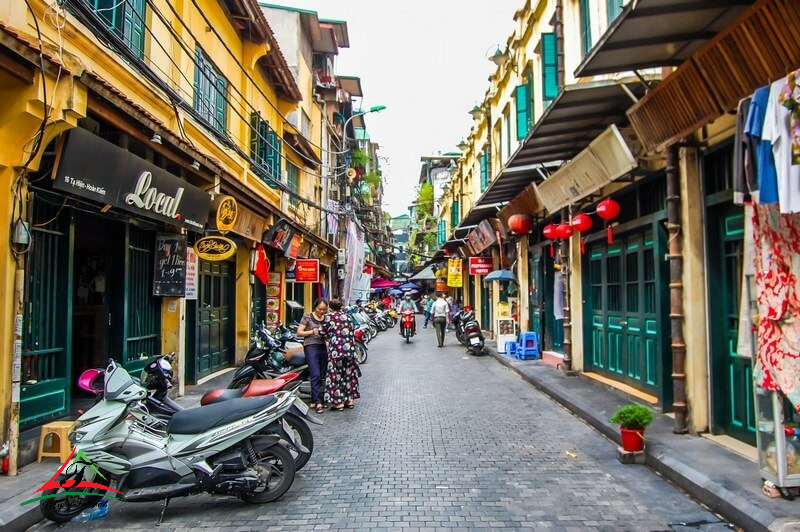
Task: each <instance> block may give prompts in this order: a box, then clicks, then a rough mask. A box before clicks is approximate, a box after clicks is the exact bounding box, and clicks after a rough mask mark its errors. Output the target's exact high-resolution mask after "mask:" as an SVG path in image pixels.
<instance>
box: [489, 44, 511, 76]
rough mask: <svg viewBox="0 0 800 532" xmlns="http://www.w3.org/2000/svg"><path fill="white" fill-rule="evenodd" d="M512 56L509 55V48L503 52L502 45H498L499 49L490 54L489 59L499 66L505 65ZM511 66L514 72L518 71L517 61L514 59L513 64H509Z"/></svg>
mask: <svg viewBox="0 0 800 532" xmlns="http://www.w3.org/2000/svg"><path fill="white" fill-rule="evenodd" d="M510 58H511V56H509V54H508V49H506V51H505V52H503V51H500V47H499V46H498V47H497V50H495V51H494V53H493V54H492V55H490V56H489V61H491V62H492V63H494V64H495V65H497V66H502V65H505V64H506V63H507V62H508V60H509V59H510ZM509 68H511V70H512V72H515V73H516V72H517V65H516V61H512V62H511V65H509Z"/></svg>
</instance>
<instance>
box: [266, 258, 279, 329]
mask: <svg viewBox="0 0 800 532" xmlns="http://www.w3.org/2000/svg"><path fill="white" fill-rule="evenodd" d="M282 277H283V276H282V275H281V272H269V280H268V282H267V314H266V316H267V319H266V320H265V321H266V324H267V327H277V326H278V325H280V323H281V307H282V305H281V300H283V278H282Z"/></svg>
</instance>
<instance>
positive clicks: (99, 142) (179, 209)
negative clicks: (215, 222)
mask: <svg viewBox="0 0 800 532" xmlns="http://www.w3.org/2000/svg"><path fill="white" fill-rule="evenodd" d="M53 188H56V189H58V190H62V191H64V192H70V193H72V194H76V195H78V196H82V197H84V198H88V199H91V200H95V201H98V202H100V203H102V204H104V205H111V206H112V207H119V208H122V209H125V210H127V211H130V212H133V213H136V214H139V215H142V216H145V217H147V218H152V219H156V220H161V221H162V222H165V223H169V224H172V225H178V226H188V227H190V228H192V229H195V230H202V229H203V228H204V227H205V223H206V220H208V211H209V207H210V205H211V196H210V195H209V194H208V193H207V192H205V191H203V190H200V189H199V188H197V187H195V186H192V185H190V184H189V183H187V182H186V181H184V180H183V179H181V178H179V177H177V176H174V175H172V174H170V173H169V172H167V171H166V170H164V169H163V168H159V167H158V166H156V165H154V164H152V163H150V162H148V161H145V160H144V159H142V158H140V157H137V156H136V155H134V154H132V153H130V152H127V151H125V150H123V149H122V148H120V147H118V146H116V145H114V144H112V143H110V142H108V141H107V140H105V139H102V138H100V137H98V136H96V135H94V134H92V133H91V132H89V131H87V130H85V129H83V128H79V127H78V128H74V129H72V130H70V132H69V133H68V135H67V141H66V145H65V146H64V149H63V150H62V152H61V156H60V158H59V163H58V170H57V171H56V177H55V181H54V183H53Z"/></svg>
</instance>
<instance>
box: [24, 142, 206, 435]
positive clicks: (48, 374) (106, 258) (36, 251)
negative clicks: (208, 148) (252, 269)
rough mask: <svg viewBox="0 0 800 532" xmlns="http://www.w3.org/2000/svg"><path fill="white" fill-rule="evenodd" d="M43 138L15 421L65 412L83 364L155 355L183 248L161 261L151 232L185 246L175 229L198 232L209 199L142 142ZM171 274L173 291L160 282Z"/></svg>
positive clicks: (136, 363) (139, 363)
mask: <svg viewBox="0 0 800 532" xmlns="http://www.w3.org/2000/svg"><path fill="white" fill-rule="evenodd" d="M52 146H53V152H52V153H53V157H54V159H53V162H54V163H56V164H57V167H56V169H55V172H54V178H53V180H52V181H51V180H50V179H46V178H42V179H37V180H32V185H31V187H30V191H31V193H32V201H31V221H30V247H29V249H28V253H27V254H26V263H25V267H26V271H27V272H28V275H27V278H26V283H25V291H24V293H25V305H24V309H25V315H24V317H23V323H25V324H26V325H25V328H24V331H23V335H22V339H23V341H22V378H21V380H22V386H21V394H20V424H21V426H22V427H23V428H25V427H29V426H32V425H34V424H36V423H40V422H42V421H45V420H47V419H50V418H54V417H58V416H61V415H64V414H66V413H68V412H69V411H70V410H71V408H72V399H73V391H74V386H75V382H76V380H77V376H78V375H80V373H81V372H82V371H83V370H85V369H88V368H92V367H102V366H103V365H104V364H105V362H106V360H107V359H108V358H114V359H115V360H117V361H118V362H121V363H122V364H123V365H124V366H125V367H126V369H129V370H130V371H132V372H136V371H138V370H140V369H141V368H142V367H143V365H144V360H146V359H147V358H149V357H151V356H154V355H157V354H160V353H161V349H162V330H163V321H164V316H163V313H164V305H163V302H164V301H165V298H172V297H174V298H176V299H175V300H172V299H170V301H171V302H173V303H175V304H177V303H176V301H177V298H180V297H183V279H184V268H185V263H184V261H183V259H181V258H180V254H178V255H177V258H175V257H173V258H171V259H170V258H168V259H167V261H166V262H159V261H158V260H157V257H158V256H159V253H160V256H161V258H164V257H165V256H167V255H168V251H170V250H165V249H161V250H159V249H158V248H159V245H158V243H159V242H160V241H161V242H163V240H159V238H160V236H161V235H164V234H167V235H175V236H177V237H178V239H179V240H180V239H183V241H184V245H185V238H186V236H185V234H183V233H188V234H193V232H196V231H202V229H203V227H204V226H205V222H206V218H207V216H208V209H209V204H210V196H209V195H208V194H207V193H206V192H204V191H203V190H201V189H200V188H197V187H195V186H193V185H191V184H189V183H188V182H187V181H185V180H183V179H180V178H178V177H176V176H175V175H173V174H171V173H169V172H168V171H167V170H165V169H163V168H161V167H158V166H156V165H154V164H153V163H151V162H148V161H147V160H145V159H144V158H142V156H146V153H145V152H146V149H145V148H144V147H142V146H141V145H139V144H138V143H135V142H133V141H131V142H130V143H129V150H128V151H126V150H124V149H122V148H121V147H119V146H117V145H115V144H113V143H111V142H109V141H108V140H105V139H103V138H101V137H99V136H97V135H95V134H93V133H92V132H90V131H88V130H86V129H83V128H75V129H73V130H70V131H69V132H68V133H66V134H64V135H63V138H62V139H60V140H57V141H55V142H54V143H53V145H52ZM56 154H57V155H58V158H57V160H56V159H55V156H56ZM98 161H102V162H103V163H102V164H98ZM171 251H175V250H174V249H173V250H171ZM173 278H174V279H179V280H180V282H179V283H177V284H178V286H177V290H175V291H172V290H173V289H174V288H176V286H175V283H171V282H165V283H164V284H163V285H160V284H159V283H158V282H157V281H159V280H169V279H173ZM159 287H160V288H159ZM162 288H163V291H160V289H162ZM168 309H169V306H168ZM175 311H176V309H173V310H171V311H170V310H167V312H175Z"/></svg>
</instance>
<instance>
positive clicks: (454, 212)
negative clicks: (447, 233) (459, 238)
mask: <svg viewBox="0 0 800 532" xmlns="http://www.w3.org/2000/svg"><path fill="white" fill-rule="evenodd" d="M459 218H460V216H459V212H458V201H454V202H453V205H452V207H451V208H450V226H451V227H455V226H457V225H458V221H459Z"/></svg>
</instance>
